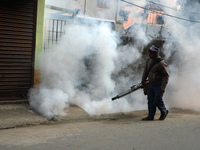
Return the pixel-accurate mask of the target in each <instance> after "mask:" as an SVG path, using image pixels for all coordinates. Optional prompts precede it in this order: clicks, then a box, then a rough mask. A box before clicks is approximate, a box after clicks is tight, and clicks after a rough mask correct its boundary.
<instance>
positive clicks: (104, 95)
mask: <svg viewBox="0 0 200 150" xmlns="http://www.w3.org/2000/svg"><path fill="white" fill-rule="evenodd" d="M145 41H146V40H145ZM141 42H142V41H140V42H139V43H140V45H141ZM118 43H119V39H118V36H117V34H116V33H115V32H114V31H112V30H111V28H110V26H109V25H107V24H100V25H93V26H90V27H89V26H86V25H78V24H76V23H73V24H71V25H68V26H67V28H66V30H65V36H63V37H62V40H61V41H60V42H59V44H58V45H56V46H55V47H54V48H52V50H51V51H48V52H45V53H44V54H42V55H41V56H40V71H41V81H40V84H39V85H38V86H37V87H36V88H34V89H32V90H31V91H30V98H29V101H30V105H31V106H33V107H34V108H35V109H36V110H37V111H38V112H39V113H41V114H42V115H43V116H45V117H46V118H48V119H51V118H52V117H53V115H61V116H62V115H64V114H65V111H64V110H65V108H66V107H68V106H69V105H77V106H79V107H81V108H82V109H84V110H85V111H86V112H88V113H89V114H90V115H100V114H106V113H114V112H119V111H130V110H135V109H144V108H146V105H144V104H143V103H144V102H143V98H142V96H141V95H142V93H141V92H142V91H138V92H136V93H135V94H134V97H133V96H127V97H126V98H128V99H127V100H126V99H125V98H122V99H120V100H117V101H115V102H113V101H112V100H111V97H114V96H116V94H119V92H122V91H124V90H127V89H129V88H130V87H131V86H132V85H133V84H136V83H139V82H140V77H138V75H137V72H134V70H132V69H130V67H129V66H130V65H133V64H136V66H137V65H138V66H139V65H140V64H141V63H139V61H138V60H139V59H141V57H142V55H141V52H142V51H141V50H138V49H137V47H136V46H133V45H131V46H125V47H123V46H122V47H118V46H117V45H118ZM137 61H138V62H137ZM133 66H134V65H133ZM122 70H124V71H125V72H126V75H121V76H120V75H119V77H117V76H118V74H120V72H121V71H122ZM116 90H117V91H116ZM138 95H139V96H138Z"/></svg>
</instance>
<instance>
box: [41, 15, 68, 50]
mask: <svg viewBox="0 0 200 150" xmlns="http://www.w3.org/2000/svg"><path fill="white" fill-rule="evenodd" d="M66 23H67V21H66V20H59V19H48V18H47V19H45V28H44V47H43V50H44V52H45V51H48V50H50V49H51V47H52V46H53V45H55V44H57V42H58V41H59V39H60V38H61V37H62V35H63V34H65V26H66Z"/></svg>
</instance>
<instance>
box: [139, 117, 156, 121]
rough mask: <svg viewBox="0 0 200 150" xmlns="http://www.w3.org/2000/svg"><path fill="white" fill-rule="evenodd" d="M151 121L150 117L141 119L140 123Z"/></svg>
mask: <svg viewBox="0 0 200 150" xmlns="http://www.w3.org/2000/svg"><path fill="white" fill-rule="evenodd" d="M151 120H154V118H151V117H145V118H142V121H151Z"/></svg>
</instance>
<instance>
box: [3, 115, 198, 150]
mask: <svg viewBox="0 0 200 150" xmlns="http://www.w3.org/2000/svg"><path fill="white" fill-rule="evenodd" d="M140 117H141V116H137V117H136V118H134V117H133V118H131V117H128V116H127V117H124V118H119V119H116V118H114V119H99V120H98V119H97V120H95V121H86V122H74V123H59V124H47V125H39V126H30V127H23V128H14V129H7V130H0V150H10V149H13V150H160V149H162V150H199V149H200V142H199V139H200V115H199V114H195V113H177V112H176V113H171V114H169V116H168V118H167V119H166V120H165V121H158V120H155V121H149V122H143V121H140Z"/></svg>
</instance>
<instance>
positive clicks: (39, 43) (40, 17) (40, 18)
mask: <svg viewBox="0 0 200 150" xmlns="http://www.w3.org/2000/svg"><path fill="white" fill-rule="evenodd" d="M44 8H45V0H38V8H37V26H36V47H35V48H36V49H35V69H34V85H36V84H38V83H39V78H40V72H39V69H38V67H39V66H38V55H39V54H40V53H41V52H42V49H43V26H44Z"/></svg>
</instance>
